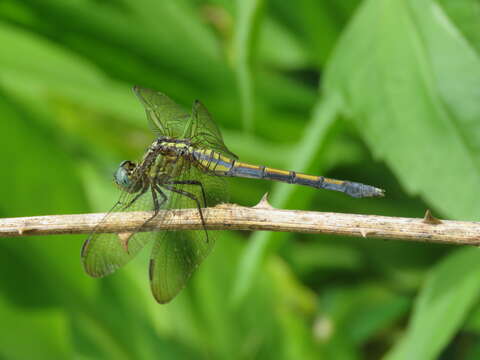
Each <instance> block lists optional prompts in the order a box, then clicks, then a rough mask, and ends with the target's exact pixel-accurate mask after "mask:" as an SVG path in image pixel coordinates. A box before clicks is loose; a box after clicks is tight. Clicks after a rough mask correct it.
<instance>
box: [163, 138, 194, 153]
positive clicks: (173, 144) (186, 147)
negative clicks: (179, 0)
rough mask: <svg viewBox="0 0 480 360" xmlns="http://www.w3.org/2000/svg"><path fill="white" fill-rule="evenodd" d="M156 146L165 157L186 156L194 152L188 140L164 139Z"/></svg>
mask: <svg viewBox="0 0 480 360" xmlns="http://www.w3.org/2000/svg"><path fill="white" fill-rule="evenodd" d="M154 146H155V148H156V150H157V151H159V152H160V153H161V154H162V155H164V156H184V155H185V154H187V153H189V152H191V151H192V146H191V144H190V141H188V140H186V139H174V138H168V137H162V138H159V139H158V140H157V141H156V143H155V144H154Z"/></svg>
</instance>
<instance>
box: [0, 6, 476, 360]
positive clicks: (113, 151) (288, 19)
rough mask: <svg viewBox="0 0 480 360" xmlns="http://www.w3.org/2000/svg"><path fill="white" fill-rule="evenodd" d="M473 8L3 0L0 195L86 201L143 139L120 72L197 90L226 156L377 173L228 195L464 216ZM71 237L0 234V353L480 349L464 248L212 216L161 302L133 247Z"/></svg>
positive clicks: (470, 151) (195, 354)
mask: <svg viewBox="0 0 480 360" xmlns="http://www.w3.org/2000/svg"><path fill="white" fill-rule="evenodd" d="M479 20H480V4H479V3H478V1H475V0H437V1H433V0H391V1H385V0H364V1H360V0H343V1H334V0H326V1H320V0H299V1H282V0H270V1H267V0H237V1H228V0H211V1H206V0H176V1H167V0H135V1H134V0H75V1H62V0H24V1H16V0H4V1H1V2H0V44H1V48H0V119H1V120H0V143H1V152H0V154H1V158H0V159H1V165H2V166H1V167H2V176H1V177H0V185H1V186H0V195H1V197H0V198H1V199H2V200H1V201H0V215H1V216H2V217H13V216H28V215H47V214H67V213H84V212H90V211H95V212H97V211H106V210H107V209H108V208H109V207H110V206H111V204H112V203H113V202H114V200H115V198H116V196H117V191H116V189H115V188H114V186H113V184H112V183H111V178H112V172H113V170H114V169H115V168H116V166H117V165H118V163H119V162H120V161H121V160H123V159H132V160H134V159H138V158H140V157H141V155H142V154H143V151H144V149H145V148H146V146H148V144H149V143H150V141H152V139H153V134H152V133H150V132H149V131H148V129H147V124H146V121H145V119H144V113H143V109H142V108H141V106H140V104H139V103H138V102H137V100H136V99H135V97H134V96H133V94H132V92H131V91H130V88H131V86H132V85H134V84H139V85H142V86H146V87H151V88H154V89H157V90H160V91H162V92H165V93H167V94H169V95H170V96H171V97H172V98H174V99H176V100H177V101H178V102H180V103H182V104H184V105H185V106H186V107H190V104H191V103H192V101H193V100H194V99H196V98H198V99H201V100H202V102H204V103H205V104H206V105H207V107H208V108H209V110H210V112H211V113H212V114H213V116H214V118H215V119H216V121H217V122H218V123H219V125H220V126H221V128H222V131H223V133H224V134H225V140H226V143H227V145H228V146H229V148H230V149H231V150H232V151H234V152H235V153H237V154H238V155H239V156H240V157H241V158H242V159H243V160H245V161H249V162H254V163H259V164H265V165H269V166H276V167H282V168H287V169H291V170H296V171H303V172H308V173H312V174H328V175H329V176H334V177H338V178H345V179H350V180H354V181H361V182H365V183H368V184H372V185H376V186H379V187H382V188H385V189H386V190H387V197H386V198H385V199H380V200H379V199H350V198H348V197H346V196H344V195H343V194H337V193H330V192H327V191H315V190H312V189H304V188H301V187H298V186H297V187H296V186H291V185H286V184H272V183H269V182H261V181H254V180H246V179H232V180H231V181H230V185H231V200H232V202H235V203H239V204H242V205H246V206H250V205H254V204H255V203H256V202H258V201H259V199H260V198H261V196H262V195H263V194H264V193H265V192H266V191H270V192H271V202H272V203H273V205H274V206H277V207H281V208H295V209H311V210H320V211H343V212H355V213H372V214H379V215H391V216H409V217H421V216H422V214H423V213H424V211H425V209H426V208H431V209H432V210H433V212H434V214H435V215H436V216H438V217H444V218H449V219H462V220H476V219H478V214H479V210H480V205H479V203H480V202H479V200H480V196H479V192H478V184H480V156H479V155H480V101H479V100H480V56H479V52H480V42H479V39H480V38H479V34H480V21H479ZM84 238H85V236H55V237H54V236H52V237H44V238H19V239H2V240H1V241H0V359H19V360H20V359H74V358H75V359H157V358H167V359H171V358H176V359H199V358H202V359H203V358H204V359H207V358H208V359H341V360H344V359H345V360H347V359H348V360H349V359H352V360H353V359H378V358H384V359H388V360H391V359H395V360H399V359H422V360H424V359H436V358H440V357H441V358H442V359H478V354H480V341H479V340H480V320H479V319H480V307H479V306H478V305H479V301H478V298H479V295H480V288H479V287H480V280H479V278H480V276H479V271H480V253H479V252H478V250H477V249H476V248H464V249H457V248H453V247H447V246H438V245H428V244H413V243H401V242H396V241H390V242H383V241H379V240H372V239H356V238H340V237H333V236H313V235H312V236H307V235H300V234H273V233H256V234H246V233H235V232H225V233H224V234H222V236H221V238H220V240H219V241H218V244H217V247H216V249H215V251H214V252H213V254H212V255H211V256H210V257H209V258H208V259H207V260H206V261H205V263H204V264H203V265H202V266H201V268H200V269H199V271H198V272H197V274H196V275H195V276H194V278H193V280H192V281H191V282H190V283H189V285H188V286H187V288H186V289H185V290H184V291H183V292H182V293H181V294H180V296H178V298H176V299H175V300H174V301H173V302H172V303H170V304H168V305H165V306H160V305H158V304H157V303H156V302H155V301H154V299H153V297H152V296H151V295H150V292H149V287H148V280H147V268H146V267H147V266H146V263H147V258H148V253H147V252H146V251H144V252H143V253H142V254H141V255H140V256H139V257H138V259H136V260H135V261H133V262H132V263H131V264H129V265H128V266H126V267H125V268H124V269H122V270H121V271H118V272H117V274H115V275H113V276H110V277H108V278H105V279H101V280H99V279H90V278H88V277H87V276H86V275H85V274H84V273H83V271H82V268H81V265H80V259H79V251H80V246H81V243H82V240H83V239H84ZM477 276H479V277H477Z"/></svg>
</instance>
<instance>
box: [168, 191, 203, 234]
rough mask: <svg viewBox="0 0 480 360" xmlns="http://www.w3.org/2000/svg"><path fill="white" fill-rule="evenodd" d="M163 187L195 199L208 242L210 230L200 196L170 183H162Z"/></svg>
mask: <svg viewBox="0 0 480 360" xmlns="http://www.w3.org/2000/svg"><path fill="white" fill-rule="evenodd" d="M162 187H164V188H165V189H167V190H170V191H172V192H174V193H177V194H180V195H183V196H186V197H188V198H190V199H192V200H193V201H195V202H196V203H197V208H198V212H199V213H200V220H201V221H202V225H203V230H205V236H206V237H207V242H208V232H207V228H206V224H205V218H204V217H203V212H202V207H201V206H200V201H198V198H197V197H196V196H195V195H194V194H192V193H189V192H188V191H185V190H182V189H177V188H176V187H174V186H171V185H170V184H168V183H167V184H162Z"/></svg>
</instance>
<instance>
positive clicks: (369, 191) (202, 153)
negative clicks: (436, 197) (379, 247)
mask: <svg viewBox="0 0 480 360" xmlns="http://www.w3.org/2000/svg"><path fill="white" fill-rule="evenodd" d="M192 155H193V158H194V159H195V160H196V162H197V166H199V167H200V168H202V169H203V170H204V171H208V172H212V173H214V174H215V175H217V176H232V177H244V178H253V179H265V180H274V181H281V182H286V183H289V184H298V185H304V186H310V187H314V188H317V189H328V190H334V191H340V192H343V193H345V194H347V195H350V196H353V197H377V196H383V195H384V191H383V190H382V189H379V188H376V187H373V186H370V185H365V184H361V183H357V182H353V181H344V180H336V179H329V178H326V177H324V176H313V175H307V174H301V173H296V172H295V171H288V170H280V169H274V168H269V167H265V166H259V165H252V164H248V163H244V162H241V161H237V160H235V159H230V158H228V157H226V156H223V155H221V154H219V153H217V152H215V151H213V150H208V149H207V150H193V151H192Z"/></svg>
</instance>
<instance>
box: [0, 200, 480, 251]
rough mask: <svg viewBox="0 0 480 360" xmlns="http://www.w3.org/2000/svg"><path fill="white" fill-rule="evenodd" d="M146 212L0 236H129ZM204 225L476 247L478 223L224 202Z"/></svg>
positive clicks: (31, 224)
mask: <svg viewBox="0 0 480 360" xmlns="http://www.w3.org/2000/svg"><path fill="white" fill-rule="evenodd" d="M151 214H152V213H150V212H123V213H114V214H112V215H111V216H109V217H108V219H106V220H105V221H104V222H102V223H101V224H100V225H98V224H99V222H100V221H101V220H102V219H103V217H104V216H105V214H81V215H51V216H33V217H23V218H6V219H0V237H16V236H33V235H52V234H88V233H90V232H91V231H92V230H93V229H94V228H95V227H96V226H98V229H97V230H98V231H99V232H105V233H107V232H108V233H128V232H131V231H134V230H136V229H137V228H138V227H139V226H141V225H142V224H143V223H144V222H145V221H146V220H147V219H149V218H150V216H151ZM204 215H205V217H206V225H207V228H208V229H212V230H251V231H253V230H269V231H288V232H302V233H313V234H335V235H348V236H361V237H375V238H383V239H399V240H408V241H421V242H434V243H444V244H457V245H479V244H480V223H478V222H468V221H449V220H441V221H440V220H438V219H435V218H434V217H433V216H431V214H430V213H429V212H428V213H427V214H426V215H425V217H424V218H423V219H418V218H417V219H414V218H400V217H389V216H376V215H357V214H342V213H329V212H315V211H298V210H278V209H274V208H272V207H271V206H270V205H269V204H268V203H267V202H266V201H265V200H263V201H262V202H260V204H258V205H257V206H255V207H253V208H247V207H241V206H237V205H232V204H223V205H220V206H217V207H214V208H208V209H204ZM165 216H166V218H165V219H163V220H166V221H162V216H158V217H157V218H155V219H153V220H152V221H150V222H149V223H148V225H146V226H145V227H144V228H142V231H147V230H150V231H151V230H180V229H187V230H193V229H201V228H202V224H201V221H200V218H199V215H198V211H197V210H196V209H184V210H174V211H170V212H168V213H167V214H165Z"/></svg>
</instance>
